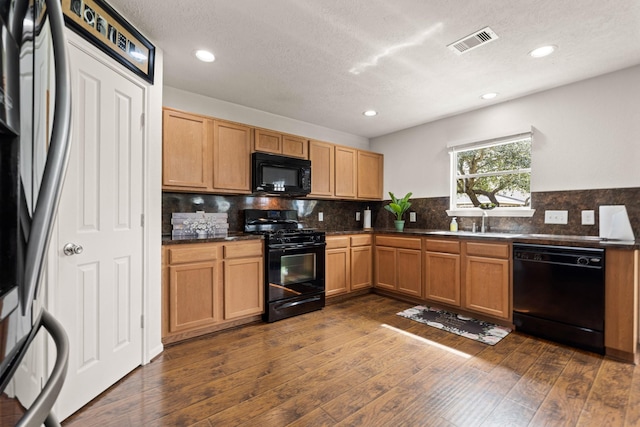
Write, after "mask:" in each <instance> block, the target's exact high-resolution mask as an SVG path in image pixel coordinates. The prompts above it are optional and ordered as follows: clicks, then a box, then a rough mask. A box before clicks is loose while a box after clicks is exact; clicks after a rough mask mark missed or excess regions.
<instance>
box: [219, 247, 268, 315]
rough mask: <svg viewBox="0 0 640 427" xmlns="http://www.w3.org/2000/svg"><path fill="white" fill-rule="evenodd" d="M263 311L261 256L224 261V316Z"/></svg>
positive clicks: (262, 264) (260, 312)
mask: <svg viewBox="0 0 640 427" xmlns="http://www.w3.org/2000/svg"><path fill="white" fill-rule="evenodd" d="M263 312H264V262H263V260H262V258H240V259H230V260H225V261H224V318H225V320H229V319H235V318H238V317H244V316H251V315H256V314H262V313H263Z"/></svg>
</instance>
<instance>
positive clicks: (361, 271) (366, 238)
mask: <svg viewBox="0 0 640 427" xmlns="http://www.w3.org/2000/svg"><path fill="white" fill-rule="evenodd" d="M349 240H350V243H351V290H352V291H357V290H360V289H367V288H370V287H371V286H372V281H371V275H372V271H373V268H372V261H373V252H372V250H371V244H372V241H373V238H372V236H371V234H359V235H354V236H351V237H350V238H349Z"/></svg>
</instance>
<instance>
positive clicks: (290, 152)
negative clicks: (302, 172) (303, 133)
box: [282, 135, 309, 159]
mask: <svg viewBox="0 0 640 427" xmlns="http://www.w3.org/2000/svg"><path fill="white" fill-rule="evenodd" d="M282 155H283V156H289V157H297V158H299V159H308V158H309V141H307V140H306V139H304V138H302V137H299V136H293V135H282Z"/></svg>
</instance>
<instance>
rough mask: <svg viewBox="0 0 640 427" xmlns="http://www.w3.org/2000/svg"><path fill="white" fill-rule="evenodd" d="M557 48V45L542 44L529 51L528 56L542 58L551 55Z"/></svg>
mask: <svg viewBox="0 0 640 427" xmlns="http://www.w3.org/2000/svg"><path fill="white" fill-rule="evenodd" d="M557 48H558V46H554V45H549V46H542V47H539V48H537V49H533V50H532V51H531V52H529V56H532V57H533V58H542V57H543V56H547V55H551V54H552V53H553V52H554V51H555V50H556V49H557Z"/></svg>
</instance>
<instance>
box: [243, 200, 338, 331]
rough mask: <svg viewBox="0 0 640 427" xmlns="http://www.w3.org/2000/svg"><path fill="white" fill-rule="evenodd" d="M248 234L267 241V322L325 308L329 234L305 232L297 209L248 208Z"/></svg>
mask: <svg viewBox="0 0 640 427" xmlns="http://www.w3.org/2000/svg"><path fill="white" fill-rule="evenodd" d="M244 214H245V227H244V231H245V233H251V234H262V235H263V236H264V241H265V263H264V264H265V314H264V315H263V319H264V320H265V321H266V322H274V321H276V320H281V319H285V318H287V317H291V316H296V315H299V314H303V313H308V312H311V311H315V310H319V309H321V308H322V307H324V305H325V295H324V291H325V247H326V243H325V233H324V231H318V230H314V229H305V228H303V227H302V224H300V223H299V221H298V216H297V213H296V211H294V210H259V209H246V210H245V211H244Z"/></svg>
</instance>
